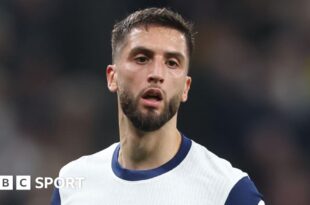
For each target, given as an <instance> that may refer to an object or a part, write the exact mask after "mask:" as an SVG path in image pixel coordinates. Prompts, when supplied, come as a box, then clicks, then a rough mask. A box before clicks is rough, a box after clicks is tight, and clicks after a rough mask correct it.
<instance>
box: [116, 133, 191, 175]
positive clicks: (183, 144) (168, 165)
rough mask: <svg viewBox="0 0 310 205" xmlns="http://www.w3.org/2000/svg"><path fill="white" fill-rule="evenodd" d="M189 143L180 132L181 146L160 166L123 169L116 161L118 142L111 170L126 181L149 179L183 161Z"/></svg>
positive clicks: (118, 148)
mask: <svg viewBox="0 0 310 205" xmlns="http://www.w3.org/2000/svg"><path fill="white" fill-rule="evenodd" d="M191 145H192V141H191V140H190V139H188V138H187V137H185V136H184V135H183V134H182V142H181V146H180V148H179V150H178V152H177V153H176V155H175V156H174V157H173V158H172V159H171V160H169V161H168V162H166V163H165V164H163V165H162V166H160V167H157V168H154V169H148V170H130V169H124V168H123V167H122V166H121V165H120V164H119V163H118V155H119V150H120V144H118V145H117V147H116V149H115V150H114V153H113V158H112V170H113V172H114V174H115V175H116V176H118V177H119V178H121V179H124V180H128V181H139V180H146V179H150V178H153V177H156V176H159V175H161V174H164V173H166V172H168V171H170V170H172V169H173V168H175V167H176V166H178V165H179V164H180V163H181V162H182V161H183V159H184V158H185V157H186V155H187V153H188V152H189V150H190V148H191Z"/></svg>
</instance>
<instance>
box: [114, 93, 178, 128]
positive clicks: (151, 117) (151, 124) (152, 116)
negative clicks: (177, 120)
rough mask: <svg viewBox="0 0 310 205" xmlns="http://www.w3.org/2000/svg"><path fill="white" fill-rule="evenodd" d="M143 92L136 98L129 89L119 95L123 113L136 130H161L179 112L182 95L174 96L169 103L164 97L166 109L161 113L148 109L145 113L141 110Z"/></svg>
mask: <svg viewBox="0 0 310 205" xmlns="http://www.w3.org/2000/svg"><path fill="white" fill-rule="evenodd" d="M142 93H143V92H140V94H139V95H138V96H137V97H136V98H135V97H134V94H133V93H132V92H130V91H129V90H127V89H123V90H122V91H120V93H119V100H120V105H121V108H122V111H123V113H124V114H125V115H126V116H127V117H128V119H129V120H130V121H131V123H132V124H133V125H134V127H135V128H137V129H139V130H141V131H144V132H151V131H155V130H158V129H160V128H161V127H162V126H163V125H164V124H166V123H167V122H168V121H169V120H170V119H171V118H172V117H173V116H174V115H175V114H176V113H177V111H178V109H179V107H180V103H181V100H180V99H181V95H180V94H176V95H174V96H173V97H172V98H171V99H170V100H169V101H168V100H167V98H166V97H165V96H166V95H165V96H164V98H163V103H164V108H163V110H162V111H161V113H159V114H158V113H157V112H156V111H155V110H153V109H148V110H147V112H146V113H143V112H142V111H141V110H140V109H139V100H140V99H141V95H142Z"/></svg>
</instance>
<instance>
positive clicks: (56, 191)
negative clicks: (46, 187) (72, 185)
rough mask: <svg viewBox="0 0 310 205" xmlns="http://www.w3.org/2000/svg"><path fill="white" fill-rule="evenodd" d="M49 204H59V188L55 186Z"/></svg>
mask: <svg viewBox="0 0 310 205" xmlns="http://www.w3.org/2000/svg"><path fill="white" fill-rule="evenodd" d="M51 205H61V202H60V195H59V189H58V188H55V189H54V191H53V195H52V202H51Z"/></svg>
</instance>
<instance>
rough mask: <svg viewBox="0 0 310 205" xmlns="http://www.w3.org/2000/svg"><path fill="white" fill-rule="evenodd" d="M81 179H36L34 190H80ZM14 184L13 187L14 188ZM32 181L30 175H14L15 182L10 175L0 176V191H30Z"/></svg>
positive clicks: (82, 179)
mask: <svg viewBox="0 0 310 205" xmlns="http://www.w3.org/2000/svg"><path fill="white" fill-rule="evenodd" d="M83 181H84V178H83V177H66V178H60V177H57V178H55V179H53V178H52V177H36V178H35V180H34V188H35V189H47V188H49V187H50V186H54V187H56V188H73V189H80V188H82V185H83ZM14 182H15V186H14ZM31 185H32V181H31V176H30V175H16V176H15V180H14V176H12V175H0V190H14V187H15V190H31V187H32V186H31Z"/></svg>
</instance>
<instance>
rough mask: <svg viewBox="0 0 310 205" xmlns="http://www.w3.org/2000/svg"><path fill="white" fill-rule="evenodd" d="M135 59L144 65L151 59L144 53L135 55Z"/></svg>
mask: <svg viewBox="0 0 310 205" xmlns="http://www.w3.org/2000/svg"><path fill="white" fill-rule="evenodd" d="M134 60H135V62H136V63H138V64H141V65H143V64H146V63H147V62H148V61H149V58H148V57H147V56H144V55H139V56H137V57H135V58H134Z"/></svg>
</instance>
